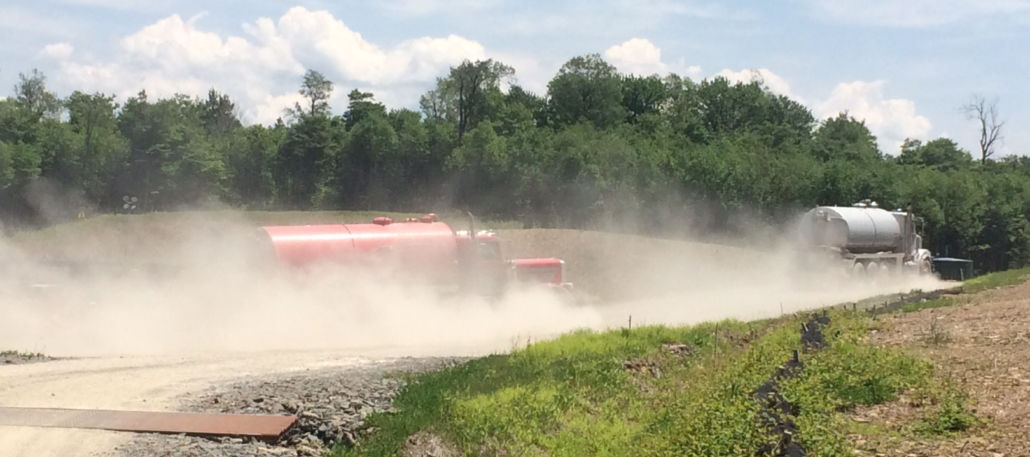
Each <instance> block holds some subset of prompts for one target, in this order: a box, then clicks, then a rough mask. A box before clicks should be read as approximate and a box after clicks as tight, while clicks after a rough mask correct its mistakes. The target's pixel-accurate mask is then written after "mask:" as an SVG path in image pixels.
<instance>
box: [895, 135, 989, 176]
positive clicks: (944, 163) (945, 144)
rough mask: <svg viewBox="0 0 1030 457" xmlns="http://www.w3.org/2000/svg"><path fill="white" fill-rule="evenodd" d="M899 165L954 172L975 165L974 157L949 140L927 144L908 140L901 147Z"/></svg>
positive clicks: (933, 141)
mask: <svg viewBox="0 0 1030 457" xmlns="http://www.w3.org/2000/svg"><path fill="white" fill-rule="evenodd" d="M898 163H901V164H906V165H923V166H927V167H934V168H936V169H937V170H940V171H952V170H958V169H962V168H968V167H969V166H970V165H972V163H973V157H972V156H971V155H969V153H968V152H966V151H964V150H962V149H961V148H959V147H958V144H956V143H955V142H954V141H952V140H950V139H948V138H938V139H936V140H932V141H929V142H927V143H926V144H923V143H922V142H921V141H919V140H913V139H907V140H905V142H904V143H903V144H902V145H901V154H900V155H899V156H898Z"/></svg>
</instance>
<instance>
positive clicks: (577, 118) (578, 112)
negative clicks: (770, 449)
mask: <svg viewBox="0 0 1030 457" xmlns="http://www.w3.org/2000/svg"><path fill="white" fill-rule="evenodd" d="M547 96H548V108H549V110H550V116H551V120H552V122H554V124H555V125H556V126H567V125H572V124H576V123H579V122H589V123H591V124H593V125H594V126H595V127H597V128H600V129H605V128H609V127H612V126H615V125H617V124H618V123H620V122H622V120H623V119H625V110H624V109H623V107H622V77H621V76H620V75H619V74H618V72H617V71H616V69H615V67H614V66H612V65H611V64H609V63H608V62H605V61H604V59H602V58H601V56H600V55H598V54H587V55H585V56H579V57H574V58H572V59H570V60H569V61H568V62H565V64H564V65H562V67H561V69H559V70H558V74H557V75H556V76H555V77H554V79H552V80H551V81H550V82H549V83H547Z"/></svg>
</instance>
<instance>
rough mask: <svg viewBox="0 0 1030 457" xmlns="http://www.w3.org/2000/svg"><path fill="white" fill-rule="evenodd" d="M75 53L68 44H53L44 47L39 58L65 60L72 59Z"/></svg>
mask: <svg viewBox="0 0 1030 457" xmlns="http://www.w3.org/2000/svg"><path fill="white" fill-rule="evenodd" d="M74 51H75V48H74V47H72V45H70V44H68V43H53V44H48V45H46V46H44V47H43V50H42V51H40V52H39V56H40V57H45V58H48V59H57V60H64V59H67V58H69V57H71V55H72V52H74Z"/></svg>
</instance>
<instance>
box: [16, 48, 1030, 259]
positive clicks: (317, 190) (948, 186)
mask: <svg viewBox="0 0 1030 457" xmlns="http://www.w3.org/2000/svg"><path fill="white" fill-rule="evenodd" d="M514 74H515V70H514V69H513V68H512V67H510V66H508V65H505V64H503V63H501V62H497V61H494V60H483V61H475V62H471V61H465V62H463V63H461V64H460V65H457V66H454V67H451V68H450V71H449V72H448V73H447V74H446V75H443V76H441V77H440V78H438V79H437V81H436V84H435V86H434V87H433V88H432V89H431V90H429V91H428V92H426V93H425V94H424V95H422V97H421V99H420V101H419V110H418V111H415V110H411V109H403V108H401V109H390V108H387V107H386V106H385V105H383V104H382V103H380V102H378V101H377V100H376V99H375V95H374V94H373V93H370V92H363V91H361V90H358V89H354V90H352V91H350V92H349V93H348V95H347V101H348V104H347V106H346V107H345V109H343V110H342V114H340V115H337V114H334V110H333V107H331V106H330V104H329V101H330V99H331V95H332V93H333V91H334V90H335V89H336V88H335V86H334V84H333V83H332V82H331V81H329V80H327V79H326V78H325V77H324V76H323V75H322V74H320V73H318V72H317V71H313V70H312V71H308V72H307V73H306V74H305V76H304V79H303V81H302V83H301V88H300V94H301V95H302V96H303V99H304V102H303V103H297V104H296V105H295V106H293V107H292V108H290V109H287V110H285V111H284V114H283V117H282V118H281V119H280V120H278V121H277V122H276V123H274V124H272V125H244V124H243V123H242V122H241V121H240V118H239V116H238V111H237V109H236V106H235V104H234V102H233V101H232V100H231V99H230V98H229V97H228V96H227V95H225V94H222V93H219V92H218V91H216V90H214V89H212V90H211V91H210V92H209V93H208V95H207V97H206V98H194V97H189V96H185V95H176V96H174V97H171V98H162V99H153V98H152V97H149V96H148V95H147V93H146V92H145V91H141V92H139V93H138V94H136V95H135V96H133V97H130V98H128V99H127V100H126V101H125V102H124V103H123V104H119V103H118V102H117V101H116V100H117V98H116V96H115V95H114V94H102V93H85V92H81V91H75V92H73V93H72V94H71V95H70V96H68V97H67V98H65V99H61V98H58V97H57V96H55V95H54V94H53V93H52V92H50V91H49V90H48V89H47V88H46V78H45V76H44V75H43V74H41V73H39V72H37V71H35V70H34V71H32V72H31V73H28V74H22V75H20V82H19V83H18V84H17V85H16V86H15V88H14V96H13V97H9V98H6V99H3V100H0V218H2V220H3V221H5V222H6V223H7V224H12V223H23V224H24V223H29V224H32V223H35V224H40V223H47V222H53V221H54V220H55V218H56V219H57V220H60V219H61V218H68V217H73V215H74V214H76V213H78V212H81V211H87V212H89V211H101V212H120V211H123V212H141V211H167V210H176V209H182V208H189V207H197V206H198V205H204V204H205V203H211V202H219V203H222V204H226V203H227V204H230V205H233V206H236V207H240V208H247V209H300V210H303V209H314V208H319V209H364V210H384V211H386V210H400V211H421V210H425V209H434V208H441V207H449V208H460V209H468V210H470V211H472V212H474V213H476V214H478V215H482V216H486V217H493V218H505V219H516V220H520V221H522V222H523V223H524V224H526V225H527V226H548V227H587V226H597V225H601V224H625V223H626V222H627V221H630V222H633V223H635V224H636V226H635V227H633V228H635V229H642V230H646V231H651V232H654V233H671V232H675V231H677V230H688V229H689V230H690V231H693V232H694V233H725V232H734V231H745V230H747V228H748V226H749V225H752V224H756V223H757V224H782V223H784V222H785V221H786V220H787V219H788V218H790V217H791V216H792V215H795V214H797V212H798V211H799V210H804V209H807V208H810V207H813V206H815V205H818V204H841V205H848V204H850V203H852V202H855V201H858V200H861V199H865V198H871V199H874V200H876V201H878V202H880V204H881V205H882V206H884V207H889V208H904V209H908V210H911V211H913V212H915V213H916V214H917V215H918V216H919V217H920V218H921V221H922V225H923V233H924V237H925V239H926V242H925V244H926V245H927V247H928V248H930V249H931V250H932V251H933V252H934V253H935V254H940V255H945V254H947V255H951V256H965V257H968V258H972V259H974V261H975V262H976V265H977V266H978V268H980V269H982V270H996V269H1003V268H1009V267H1015V266H1022V265H1027V264H1030V160H1028V159H1027V158H1025V157H1020V156H1009V157H1004V158H1001V159H995V158H989V157H988V155H989V154H987V153H986V152H984V154H983V156H982V157H981V158H982V160H973V157H972V156H971V155H970V154H969V152H967V151H965V150H962V149H961V148H959V147H958V145H957V144H955V143H954V142H953V141H951V140H950V139H947V138H938V139H934V140H930V141H926V142H922V141H919V140H907V141H905V143H904V144H903V145H902V146H901V148H900V151H897V154H896V155H895V154H885V153H884V152H883V151H880V150H879V149H878V147H877V142H876V138H875V137H874V136H873V134H872V133H871V132H870V131H869V129H868V128H867V127H866V126H865V124H864V123H863V122H862V121H860V120H856V119H854V118H852V117H851V116H849V115H848V114H847V113H841V114H839V115H837V116H835V117H832V118H829V119H825V120H818V119H816V118H815V117H814V116H813V114H812V112H811V111H810V110H809V109H808V108H806V107H805V106H803V105H802V104H800V103H798V102H797V101H795V100H792V99H790V98H788V97H786V96H783V95H777V94H774V93H772V92H770V91H769V90H768V89H767V88H766V87H765V86H764V85H763V84H762V82H761V81H752V82H747V83H744V82H737V83H733V82H730V81H728V80H726V79H724V78H719V77H717V78H713V79H706V80H702V81H693V80H691V79H689V78H686V77H681V76H677V75H675V74H670V75H667V76H665V77H660V76H657V75H652V76H635V75H626V74H620V73H619V72H618V71H617V70H616V69H615V67H613V66H612V65H611V64H609V63H608V62H605V61H604V60H603V59H602V58H601V57H600V56H599V55H596V54H591V55H585V56H579V57H575V58H572V59H570V60H569V61H568V62H566V63H565V64H564V65H563V66H562V67H561V69H560V70H559V71H558V72H557V74H556V75H555V76H554V77H553V79H551V81H550V82H549V83H548V84H547V92H546V94H543V95H540V94H534V93H531V92H529V91H527V90H525V89H523V88H522V87H520V86H519V85H517V84H516V83H515V79H514ZM981 106H982V104H981ZM992 107H993V106H992ZM40 195H44V196H45V195H59V196H61V197H59V198H58V200H60V203H62V204H63V206H62V205H57V206H58V207H60V208H62V209H64V211H58V212H57V214H53V213H54V212H53V211H49V212H48V211H47V210H46V206H47V205H43V204H42V203H41V202H40V199H41V198H43V197H40ZM51 198H52V199H53V197H51Z"/></svg>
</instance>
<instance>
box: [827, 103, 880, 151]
mask: <svg viewBox="0 0 1030 457" xmlns="http://www.w3.org/2000/svg"><path fill="white" fill-rule="evenodd" d="M813 152H814V153H815V155H816V157H818V158H820V159H822V160H825V161H829V160H846V161H851V162H866V163H867V162H872V161H876V160H879V159H880V158H881V155H880V151H879V149H878V148H877V147H876V137H875V136H873V134H872V133H871V132H869V129H868V128H866V126H865V122H863V121H858V120H856V119H855V118H853V117H851V116H848V115H847V113H840V114H839V115H837V117H831V118H829V119H826V120H825V121H823V123H822V125H820V126H819V128H818V129H817V130H816V132H815V145H814V151H813Z"/></svg>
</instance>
